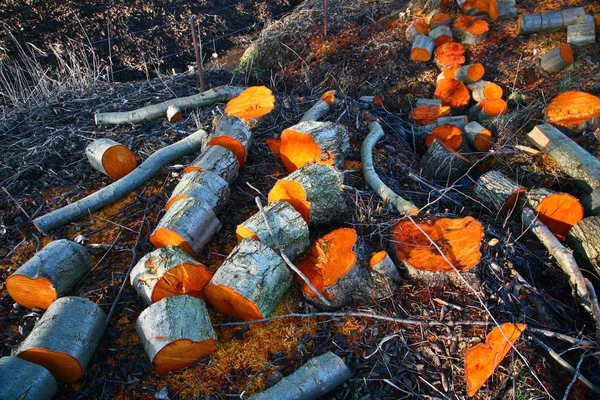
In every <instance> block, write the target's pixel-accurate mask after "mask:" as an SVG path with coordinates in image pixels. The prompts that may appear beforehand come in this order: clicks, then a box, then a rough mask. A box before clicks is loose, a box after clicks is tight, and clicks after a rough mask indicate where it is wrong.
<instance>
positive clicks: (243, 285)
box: [204, 238, 292, 321]
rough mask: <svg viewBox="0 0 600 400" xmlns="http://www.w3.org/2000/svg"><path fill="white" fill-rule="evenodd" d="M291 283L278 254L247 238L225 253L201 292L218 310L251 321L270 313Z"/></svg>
mask: <svg viewBox="0 0 600 400" xmlns="http://www.w3.org/2000/svg"><path fill="white" fill-rule="evenodd" d="M291 284H292V273H291V272H290V270H289V269H288V268H287V266H286V265H285V262H284V261H283V259H282V258H281V257H280V256H279V254H277V253H275V251H274V250H272V249H271V248H269V247H267V246H266V245H265V244H263V243H261V242H259V241H257V240H254V239H251V238H247V239H244V240H242V241H241V242H240V243H239V244H238V245H237V246H236V247H235V249H233V251H232V252H231V254H229V256H228V257H227V259H226V260H225V262H223V265H221V267H220V268H219V269H218V270H217V272H216V273H215V276H213V278H212V279H211V281H210V282H209V284H208V285H207V286H206V287H205V289H204V293H205V295H206V298H207V300H208V302H209V303H210V304H211V305H212V306H213V307H214V308H216V309H217V310H218V311H219V312H221V313H222V314H224V315H230V316H234V317H237V318H240V319H242V320H244V321H251V320H256V319H263V318H268V317H270V316H271V315H272V314H273V312H275V310H276V309H277V307H278V306H279V303H280V302H281V299H282V298H283V295H284V294H285V293H286V292H287V291H288V289H289V288H290V286H291Z"/></svg>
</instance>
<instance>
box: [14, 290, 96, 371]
mask: <svg viewBox="0 0 600 400" xmlns="http://www.w3.org/2000/svg"><path fill="white" fill-rule="evenodd" d="M105 321H106V314H104V311H102V309H101V308H100V307H98V305H97V304H96V303H93V302H91V301H89V300H87V299H84V298H81V297H76V296H71V297H62V298H60V299H58V300H56V301H55V302H54V303H52V305H51V306H50V307H49V308H48V310H47V311H46V312H45V313H44V315H42V318H40V320H39V321H38V322H37V324H35V326H34V328H33V330H32V331H31V333H30V334H29V336H27V338H26V339H25V340H24V341H23V342H22V343H21V345H20V346H19V347H18V349H17V350H16V351H15V355H16V356H17V357H19V358H22V359H25V360H32V359H35V355H30V354H29V353H28V350H33V349H46V350H50V351H53V352H56V353H63V354H66V355H69V356H71V357H73V358H74V359H75V360H76V362H78V364H79V366H80V367H81V375H80V376H76V377H63V376H61V372H62V371H60V370H53V368H52V367H50V366H48V369H49V371H50V372H51V373H52V375H54V377H55V378H56V380H57V381H59V382H76V381H78V380H79V379H80V378H81V377H82V376H83V371H84V370H85V367H86V366H87V364H88V362H89V361H90V359H91V358H92V355H93V354H94V351H96V348H97V347H98V344H99V343H100V339H101V338H102V335H103V334H104V328H105ZM30 357H31V358H30ZM42 366H44V367H46V366H45V365H43V364H42ZM61 378H62V379H61Z"/></svg>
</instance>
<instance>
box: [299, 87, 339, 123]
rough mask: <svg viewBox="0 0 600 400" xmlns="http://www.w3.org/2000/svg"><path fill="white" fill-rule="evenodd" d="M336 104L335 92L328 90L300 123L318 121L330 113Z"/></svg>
mask: <svg viewBox="0 0 600 400" xmlns="http://www.w3.org/2000/svg"><path fill="white" fill-rule="evenodd" d="M334 102H335V90H328V91H327V92H325V93H323V95H322V96H321V98H320V99H319V100H317V102H316V103H315V104H313V106H312V107H311V108H310V109H309V110H308V111H307V112H306V113H305V114H304V115H303V116H302V118H301V119H300V122H302V121H318V120H320V119H321V118H323V116H324V115H325V114H327V113H328V112H329V109H330V108H331V106H332V105H333V103H334Z"/></svg>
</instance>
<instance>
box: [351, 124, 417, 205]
mask: <svg viewBox="0 0 600 400" xmlns="http://www.w3.org/2000/svg"><path fill="white" fill-rule="evenodd" d="M369 132H370V133H369V135H368V136H367V138H366V139H365V140H364V142H363V144H362V146H361V147H360V158H361V162H362V170H363V175H364V177H365V181H366V182H367V185H369V187H370V188H371V189H373V191H375V192H376V193H377V194H378V195H379V197H381V199H382V200H383V201H384V202H385V203H389V204H392V205H393V206H394V207H396V209H397V210H398V212H400V214H401V215H406V214H408V215H413V214H417V213H418V212H419V209H418V208H417V207H416V206H415V205H414V204H413V203H412V202H411V201H408V200H406V199H404V198H402V197H400V196H398V195H397V194H396V193H394V192H393V191H392V189H390V188H389V187H388V186H386V184H385V183H383V182H382V181H381V179H379V176H378V175H377V172H375V167H374V166H373V147H374V146H375V144H377V142H378V141H379V140H380V139H381V138H382V137H383V136H384V133H383V129H382V128H381V125H379V123H378V122H371V123H370V124H369Z"/></svg>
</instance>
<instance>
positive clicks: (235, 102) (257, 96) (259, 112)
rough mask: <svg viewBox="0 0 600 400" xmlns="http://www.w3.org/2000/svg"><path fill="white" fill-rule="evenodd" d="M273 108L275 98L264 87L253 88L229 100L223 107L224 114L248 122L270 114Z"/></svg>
mask: <svg viewBox="0 0 600 400" xmlns="http://www.w3.org/2000/svg"><path fill="white" fill-rule="evenodd" d="M273 108H275V96H273V93H272V92H271V90H270V89H268V88H267V87H265V86H253V87H250V88H248V89H246V90H244V91H243V92H242V93H241V94H240V95H239V96H238V97H236V98H235V99H232V100H230V101H229V102H228V103H227V106H226V107H225V114H227V115H229V116H234V117H238V118H240V119H245V120H250V119H254V118H258V117H262V116H263V115H266V114H268V113H270V112H271V110H273Z"/></svg>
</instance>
